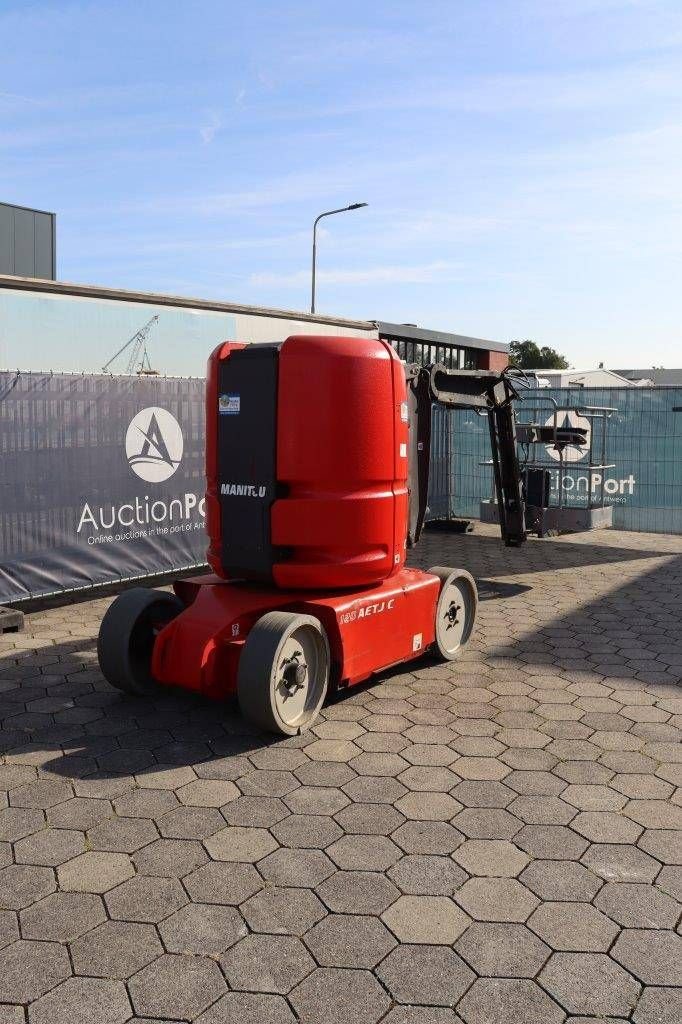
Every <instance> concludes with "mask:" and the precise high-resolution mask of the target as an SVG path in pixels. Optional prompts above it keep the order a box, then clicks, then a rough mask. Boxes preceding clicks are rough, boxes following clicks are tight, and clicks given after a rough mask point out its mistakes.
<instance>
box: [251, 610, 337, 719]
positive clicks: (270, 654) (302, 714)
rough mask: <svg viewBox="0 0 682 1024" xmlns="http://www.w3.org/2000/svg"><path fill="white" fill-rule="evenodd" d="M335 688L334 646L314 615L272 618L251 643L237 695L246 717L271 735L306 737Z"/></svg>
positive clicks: (267, 618) (256, 629) (271, 614)
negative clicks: (329, 689)
mask: <svg viewBox="0 0 682 1024" xmlns="http://www.w3.org/2000/svg"><path fill="white" fill-rule="evenodd" d="M328 682H329V641H328V640H327V634H326V633H325V631H324V629H323V628H322V624H321V623H320V622H319V621H318V619H316V618H314V617H313V616H312V615H296V614H294V613H292V612H268V613H267V614H266V615H263V616H261V618H260V619H259V620H258V622H256V624H255V626H254V627H253V629H252V630H251V632H250V633H249V635H248V636H247V638H246V643H245V644H244V649H243V651H242V653H241V656H240V659H239V669H238V672H237V694H238V697H239V705H240V707H241V709H242V714H243V715H244V717H245V718H248V719H249V721H251V722H253V723H254V724H255V725H258V726H260V728H262V729H266V730H267V731H268V732H277V733H282V734H284V735H285V736H295V735H297V734H298V733H300V732H305V730H306V729H308V728H309V727H310V726H311V725H312V724H313V722H314V721H315V719H316V717H317V714H318V712H319V710H320V708H321V707H322V703H323V701H324V698H325V695H326V693H327V685H328Z"/></svg>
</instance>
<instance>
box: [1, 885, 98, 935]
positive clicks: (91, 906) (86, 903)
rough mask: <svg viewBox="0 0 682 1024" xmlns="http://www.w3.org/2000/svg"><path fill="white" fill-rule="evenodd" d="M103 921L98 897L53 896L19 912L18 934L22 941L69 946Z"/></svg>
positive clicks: (79, 894) (85, 895)
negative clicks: (69, 943)
mask: <svg viewBox="0 0 682 1024" xmlns="http://www.w3.org/2000/svg"><path fill="white" fill-rule="evenodd" d="M105 918H106V914H105V913H104V905H103V904H102V900H101V897H99V896H95V895H94V894H92V893H85V892H84V893H76V892H53V893H52V894H51V895H50V896H46V897H45V899H43V900H40V902H39V903H34V904H33V906H32V907H28V909H26V910H22V912H21V915H20V919H21V933H22V935H23V937H24V938H25V939H52V940H53V941H55V942H69V941H70V940H71V939H75V938H77V937H78V936H79V935H82V934H83V933H84V932H89V931H90V929H91V928H94V927H95V925H98V924H100V922H101V921H104V920H105Z"/></svg>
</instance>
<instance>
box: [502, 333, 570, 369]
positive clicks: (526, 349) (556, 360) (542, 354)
mask: <svg viewBox="0 0 682 1024" xmlns="http://www.w3.org/2000/svg"><path fill="white" fill-rule="evenodd" d="M509 358H510V360H511V362H512V363H515V364H516V366H520V367H521V369H523V370H567V369H568V362H567V360H566V359H564V357H563V356H562V355H559V353H558V352H557V351H556V350H555V349H553V348H550V347H549V345H543V346H542V348H540V347H539V346H538V345H536V344H535V342H534V341H531V340H530V338H526V340H525V341H512V342H511V344H510V345H509Z"/></svg>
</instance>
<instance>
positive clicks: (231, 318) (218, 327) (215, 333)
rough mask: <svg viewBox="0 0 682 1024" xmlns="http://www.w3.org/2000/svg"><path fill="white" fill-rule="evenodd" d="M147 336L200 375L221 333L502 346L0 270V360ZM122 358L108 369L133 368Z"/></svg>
mask: <svg viewBox="0 0 682 1024" xmlns="http://www.w3.org/2000/svg"><path fill="white" fill-rule="evenodd" d="M152 320H153V321H154V323H153V326H152V328H150V330H149V331H148V338H147V339H146V343H147V345H148V351H149V353H150V358H151V361H152V363H153V365H154V367H155V369H156V370H158V372H159V373H162V374H165V375H172V376H191V377H197V376H203V373H204V368H205V362H206V357H207V355H208V353H209V352H210V351H211V349H212V348H213V347H215V345H217V344H219V343H220V342H221V341H233V340H239V341H247V342H256V343H257V342H273V341H281V340H283V339H284V338H286V337H288V336H289V335H291V334H348V335H353V336H357V337H361V338H362V337H364V338H372V337H377V336H378V337H382V338H386V339H387V340H389V341H390V342H391V344H392V345H393V347H394V348H395V349H396V351H397V353H398V355H399V356H400V358H401V359H404V360H406V361H407V362H422V363H430V362H443V363H445V364H446V365H447V366H450V367H461V368H469V369H475V368H478V369H491V370H501V369H503V368H504V366H506V365H507V361H508V346H507V345H503V344H501V343H499V342H494V341H486V340H483V339H481V338H472V337H468V336H463V335H459V334H450V333H447V332H444V331H432V330H428V329H426V328H421V327H416V326H414V325H411V324H396V323H390V322H387V321H382V320H377V321H370V320H351V319H348V318H344V317H334V316H322V315H319V314H314V315H312V314H309V313H301V312H296V311H289V310H281V309H269V308H266V307H258V306H246V305H241V304H239V303H230V302H218V301H215V300H205V299H195V298H186V297H182V296H177V295H162V294H156V293H149V292H134V291H126V290H122V289H115V288H102V287H98V286H95V285H78V284H69V283H66V282H62V281H54V280H47V279H44V280H39V279H37V278H34V277H19V276H15V275H7V274H5V275H2V276H0V368H4V369H21V370H59V371H66V372H73V371H77V372H83V373H97V372H100V371H101V369H102V367H103V366H104V365H105V364H106V363H107V362H108V360H109V359H110V357H111V356H112V355H114V353H116V352H117V351H118V350H119V349H120V348H121V346H123V345H124V344H125V342H126V341H127V340H128V339H129V338H132V337H134V336H135V334H136V333H138V332H140V330H141V329H142V328H143V327H144V326H145V325H149V322H150V321H152ZM135 369H136V368H135V367H127V366H126V363H125V358H122V360H121V361H118V362H116V363H113V364H112V365H111V367H110V372H112V373H125V372H135Z"/></svg>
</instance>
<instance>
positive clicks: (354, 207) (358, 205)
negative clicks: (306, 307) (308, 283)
mask: <svg viewBox="0 0 682 1024" xmlns="http://www.w3.org/2000/svg"><path fill="white" fill-rule="evenodd" d="M368 205H369V204H368V203H351V204H350V206H342V207H341V209H340V210H327V212H326V213H321V214H320V215H319V217H316V218H315V223H314V224H313V287H312V294H311V298H310V312H311V313H314V312H315V259H316V257H317V225H318V222H319V221H321V220H322V218H323V217H331V216H332V214H334V213H345V212H346V210H359V209H360V208H361V207H363V206H368Z"/></svg>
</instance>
